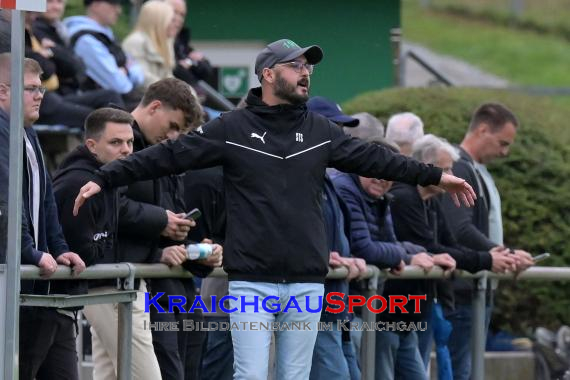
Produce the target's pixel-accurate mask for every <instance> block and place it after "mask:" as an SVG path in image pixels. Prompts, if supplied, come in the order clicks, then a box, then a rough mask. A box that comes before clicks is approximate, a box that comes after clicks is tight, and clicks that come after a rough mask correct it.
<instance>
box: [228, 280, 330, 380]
mask: <svg viewBox="0 0 570 380" xmlns="http://www.w3.org/2000/svg"><path fill="white" fill-rule="evenodd" d="M323 292H324V286H323V284H314V283H292V284H280V283H267V282H249V281H230V283H229V295H230V296H232V297H236V298H237V300H234V299H230V310H231V309H233V308H237V311H235V312H232V313H231V314H230V323H231V324H232V327H233V326H235V325H234V323H235V324H237V326H238V327H239V329H232V341H233V345H234V380H266V379H267V374H268V362H269V345H270V343H271V335H272V334H273V333H275V350H276V359H275V361H276V369H277V379H279V380H293V379H295V380H306V379H309V374H310V373H311V360H312V358H313V348H314V346H315V340H316V339H317V330H318V322H319V320H320V317H321V313H320V310H319V311H318V312H308V311H307V309H308V308H309V309H311V310H316V309H319V306H320V305H322V296H323ZM242 296H243V298H242ZM270 296H271V297H273V298H274V297H279V300H278V301H277V300H276V299H270V301H269V302H264V299H265V298H266V297H270ZM293 296H295V300H296V301H297V304H298V306H299V308H300V310H301V311H300V312H299V311H298V310H297V309H296V308H289V310H288V311H287V312H284V309H285V307H286V305H288V303H289V304H290V305H291V303H290V298H291V297H293ZM319 297H320V299H319ZM242 302H243V303H244V305H243V308H242ZM263 306H265V308H267V309H276V308H277V307H280V310H281V311H280V312H271V311H267V310H265V309H264V307H263ZM242 310H243V311H242ZM273 322H277V323H279V325H278V326H277V327H278V328H280V329H281V330H279V329H278V330H275V331H271V330H270V329H266V328H264V327H263V325H262V324H264V325H265V326H266V325H267V324H271V323H273ZM286 326H288V327H290V328H284V327H286ZM299 326H300V328H299Z"/></svg>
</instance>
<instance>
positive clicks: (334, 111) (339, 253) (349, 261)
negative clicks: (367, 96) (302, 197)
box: [307, 96, 366, 380]
mask: <svg viewBox="0 0 570 380" xmlns="http://www.w3.org/2000/svg"><path fill="white" fill-rule="evenodd" d="M307 109H308V110H309V111H312V112H315V113H318V114H320V115H323V116H325V117H326V118H327V119H329V120H330V121H332V122H333V123H335V124H337V125H338V126H339V127H343V126H346V127H348V128H354V127H357V126H358V119H355V118H352V117H350V116H347V115H345V114H344V113H343V112H342V110H341V108H340V106H339V105H338V104H336V103H334V102H332V101H330V100H328V99H326V98H324V97H322V96H315V97H313V98H311V99H309V101H308V102H307ZM321 207H322V209H323V216H324V220H325V232H326V235H327V246H328V249H329V266H330V267H333V268H338V267H346V268H347V269H348V278H347V279H343V280H326V281H325V291H324V294H325V295H326V294H328V293H330V292H340V293H343V294H346V295H348V282H349V281H350V280H352V279H354V278H357V277H359V276H360V275H361V274H362V273H363V272H366V263H365V262H364V260H362V259H358V258H354V257H351V255H350V246H349V242H348V237H347V233H348V232H349V227H348V226H349V222H350V213H349V212H348V209H347V207H346V205H345V204H344V202H343V200H342V198H341V197H340V195H339V194H338V192H337V190H336V188H335V186H334V184H333V182H332V181H331V179H330V177H329V175H328V174H326V175H325V184H324V192H323V199H322V205H321ZM346 300H347V298H345V303H346ZM325 304H326V303H325ZM326 306H327V305H323V311H322V312H321V322H333V326H334V327H333V331H319V332H318V334H317V340H316V342H315V348H314V350H313V363H312V366H311V375H310V379H314V380H317V379H352V380H360V369H359V367H358V361H357V359H356V355H355V353H354V348H353V346H352V342H351V340H350V339H351V336H350V332H349V331H342V330H341V329H340V328H339V325H338V324H337V322H338V321H341V322H344V321H346V320H349V319H350V317H351V316H349V314H348V311H347V310H345V311H344V312H342V313H340V314H333V313H328V312H326V311H324V308H326ZM345 306H347V305H345Z"/></svg>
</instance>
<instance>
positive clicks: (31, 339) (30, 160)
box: [0, 53, 85, 380]
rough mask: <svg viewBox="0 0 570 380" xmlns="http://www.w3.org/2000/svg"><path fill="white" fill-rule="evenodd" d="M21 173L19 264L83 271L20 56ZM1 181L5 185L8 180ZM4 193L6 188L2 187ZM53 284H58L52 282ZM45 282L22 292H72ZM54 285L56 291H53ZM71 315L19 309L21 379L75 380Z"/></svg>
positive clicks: (6, 57) (4, 167)
mask: <svg viewBox="0 0 570 380" xmlns="http://www.w3.org/2000/svg"><path fill="white" fill-rule="evenodd" d="M23 69H24V70H23V71H24V83H23V84H24V87H23V96H24V99H23V116H24V141H23V143H24V158H23V159H24V173H23V183H22V189H23V207H22V209H23V212H22V248H21V261H22V264H32V265H36V266H38V267H39V268H40V273H41V274H43V275H44V276H45V277H49V276H51V275H52V274H53V273H54V272H55V270H56V269H57V266H58V264H62V265H65V266H69V267H73V270H74V272H75V273H80V272H82V271H83V270H84V269H85V263H84V262H83V260H81V258H80V257H79V256H78V255H77V254H76V253H74V252H70V250H69V247H68V245H67V243H66V241H65V239H64V236H63V233H62V231H61V226H60V224H59V221H58V217H57V207H56V204H55V199H54V196H53V191H52V184H51V179H50V177H49V174H48V172H47V169H46V166H45V163H44V160H43V157H42V150H41V147H40V143H39V141H38V137H37V135H36V133H35V132H34V130H33V128H32V124H33V123H34V122H35V121H36V120H37V119H38V117H39V108H40V103H41V101H42V99H43V94H44V92H45V88H43V87H42V82H41V79H40V75H41V73H42V70H41V67H40V66H39V64H38V63H37V62H36V61H34V60H32V59H28V58H25V59H24V68H23ZM10 71H11V67H10V54H8V53H4V54H0V145H1V146H2V147H3V148H2V155H1V160H0V172H1V175H0V178H2V179H3V180H7V179H8V155H7V153H8V148H7V147H8V146H9V143H8V141H9V130H10V127H9V126H10V119H9V114H10V105H11V91H12V90H11V86H10ZM2 185H4V186H6V188H7V181H6V182H4V183H3V184H2ZM2 194H3V196H6V194H7V191H2ZM0 256H2V255H1V254H0ZM56 283H57V282H56ZM56 283H53V284H52V283H51V282H50V281H35V280H34V281H22V284H21V293H23V294H62V293H70V292H73V291H74V290H76V289H75V288H73V287H66V288H65V289H62V288H61V287H57V286H56ZM56 288H57V290H56ZM74 323H75V316H74V315H73V313H71V312H66V311H64V310H61V309H55V308H43V307H29V306H22V307H21V308H20V356H19V363H20V378H21V379H26V380H28V379H29V380H31V379H34V378H35V377H36V376H37V377H38V378H50V379H71V380H73V379H77V378H78V376H79V375H78V373H77V352H76V349H75V330H74Z"/></svg>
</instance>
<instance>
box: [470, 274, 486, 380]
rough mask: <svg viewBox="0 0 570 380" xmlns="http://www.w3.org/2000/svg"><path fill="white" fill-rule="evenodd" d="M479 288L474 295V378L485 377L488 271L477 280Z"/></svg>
mask: <svg viewBox="0 0 570 380" xmlns="http://www.w3.org/2000/svg"><path fill="white" fill-rule="evenodd" d="M476 286H477V289H476V291H475V296H474V297H473V324H472V325H471V347H472V353H471V354H472V370H471V378H472V379H473V380H483V379H484V378H485V338H486V336H485V314H486V313H485V311H486V310H485V309H486V307H485V306H486V305H485V298H486V293H487V273H484V274H483V277H481V278H479V279H477V280H476Z"/></svg>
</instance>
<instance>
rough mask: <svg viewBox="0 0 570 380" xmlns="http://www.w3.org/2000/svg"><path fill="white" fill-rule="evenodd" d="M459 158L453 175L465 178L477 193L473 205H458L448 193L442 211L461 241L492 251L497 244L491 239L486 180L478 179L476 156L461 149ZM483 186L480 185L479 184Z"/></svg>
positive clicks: (465, 244)
mask: <svg viewBox="0 0 570 380" xmlns="http://www.w3.org/2000/svg"><path fill="white" fill-rule="evenodd" d="M459 154H460V158H459V160H458V161H456V162H455V163H454V164H453V174H454V175H455V176H457V177H460V178H463V179H465V180H466V181H467V182H468V183H469V184H470V185H471V187H473V190H474V191H475V194H477V202H475V206H473V207H456V206H455V204H454V203H453V201H452V200H451V197H450V196H449V195H447V196H445V197H444V199H443V204H442V205H443V211H444V212H445V215H446V217H447V220H451V221H453V223H451V225H450V227H451V229H452V231H453V232H454V234H455V237H456V238H457V241H458V242H459V244H461V245H464V246H466V247H469V248H471V249H474V250H477V251H489V250H490V249H491V248H493V247H495V246H496V244H495V243H493V242H492V241H491V240H489V238H488V236H489V207H488V200H489V195H488V194H487V191H486V189H485V188H484V187H485V184H484V182H483V181H482V180H481V179H480V180H479V181H478V180H477V173H476V172H475V168H474V166H473V158H471V156H469V154H468V153H467V152H466V151H465V150H463V149H462V148H459ZM480 185H481V186H480Z"/></svg>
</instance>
